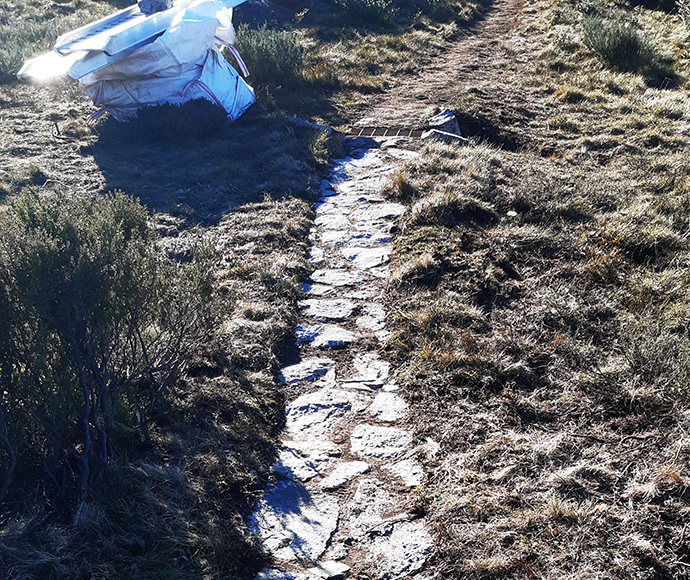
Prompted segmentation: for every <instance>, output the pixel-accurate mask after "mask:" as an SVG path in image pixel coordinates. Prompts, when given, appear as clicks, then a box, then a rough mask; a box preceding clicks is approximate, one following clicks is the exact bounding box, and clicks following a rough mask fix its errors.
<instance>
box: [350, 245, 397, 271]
mask: <svg viewBox="0 0 690 580" xmlns="http://www.w3.org/2000/svg"><path fill="white" fill-rule="evenodd" d="M340 252H341V253H342V255H343V256H345V258H346V259H347V260H349V261H350V262H352V264H353V265H354V266H355V268H359V269H360V270H369V269H371V268H375V267H376V266H381V265H383V264H385V263H387V262H388V260H389V259H390V253H391V251H390V248H387V247H384V248H343V249H342V250H340Z"/></svg>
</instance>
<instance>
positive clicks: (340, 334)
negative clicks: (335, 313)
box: [295, 324, 355, 348]
mask: <svg viewBox="0 0 690 580" xmlns="http://www.w3.org/2000/svg"><path fill="white" fill-rule="evenodd" d="M295 336H297V344H298V345H300V344H303V343H306V342H310V343H311V345H312V346H313V347H315V348H341V347H343V346H347V345H348V344H350V343H351V342H353V341H354V340H355V335H354V333H352V332H350V331H349V330H346V329H344V328H341V327H340V326H335V325H333V324H314V325H312V326H298V327H297V328H296V329H295Z"/></svg>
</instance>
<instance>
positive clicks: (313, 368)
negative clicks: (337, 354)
mask: <svg viewBox="0 0 690 580" xmlns="http://www.w3.org/2000/svg"><path fill="white" fill-rule="evenodd" d="M334 366H335V361H333V360H331V359H330V358H310V359H307V360H304V361H302V362H301V363H298V364H296V365H290V366H289V367H285V368H284V369H282V370H281V371H280V374H279V375H278V378H279V379H280V382H281V383H287V384H288V385H295V384H297V383H299V382H302V381H313V380H314V379H316V378H317V377H320V376H321V375H325V374H326V373H327V372H328V370H329V369H332V368H333V367H334Z"/></svg>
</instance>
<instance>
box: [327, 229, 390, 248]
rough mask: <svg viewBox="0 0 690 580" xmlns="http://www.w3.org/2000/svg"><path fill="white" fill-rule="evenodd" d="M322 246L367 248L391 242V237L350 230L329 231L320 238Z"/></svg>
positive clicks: (384, 234) (386, 234)
mask: <svg viewBox="0 0 690 580" xmlns="http://www.w3.org/2000/svg"><path fill="white" fill-rule="evenodd" d="M321 241H322V242H323V243H324V244H333V245H334V246H355V247H359V248H367V247H371V246H378V245H380V244H387V243H388V242H390V241H391V236H390V234H389V233H386V232H361V231H356V230H354V231H351V230H329V231H327V232H324V233H323V235H322V236H321Z"/></svg>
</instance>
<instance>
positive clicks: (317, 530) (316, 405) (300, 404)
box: [248, 140, 434, 580]
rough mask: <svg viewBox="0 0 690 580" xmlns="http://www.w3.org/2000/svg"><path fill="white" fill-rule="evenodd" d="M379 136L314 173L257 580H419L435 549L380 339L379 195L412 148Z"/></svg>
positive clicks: (414, 448) (386, 228)
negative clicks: (311, 223)
mask: <svg viewBox="0 0 690 580" xmlns="http://www.w3.org/2000/svg"><path fill="white" fill-rule="evenodd" d="M399 145H400V142H399V141H398V142H396V141H395V140H388V141H384V142H382V143H380V147H379V148H373V149H359V150H354V151H353V152H352V153H351V156H350V157H347V158H345V159H343V160H340V161H338V162H337V163H336V165H335V167H334V168H333V170H332V171H331V173H330V176H329V179H328V180H326V181H324V182H323V183H322V184H321V198H320V200H319V202H318V203H317V210H316V212H317V213H316V221H315V224H316V225H315V227H314V229H313V230H312V232H311V236H310V237H311V241H312V251H311V261H312V262H313V264H314V265H315V267H316V270H315V271H314V273H313V274H312V275H311V276H310V279H309V280H307V281H305V283H304V285H303V287H302V289H303V291H304V299H303V300H302V301H301V302H300V303H299V307H300V309H301V323H300V325H299V326H298V328H297V329H296V336H297V342H298V345H299V347H300V355H301V362H300V363H299V364H296V365H291V366H288V367H286V368H283V369H282V372H281V377H280V378H281V380H282V381H283V382H284V383H285V384H286V385H287V386H289V387H290V388H293V389H295V395H296V398H295V399H294V400H293V401H292V403H290V405H289V406H288V408H287V409H286V429H285V433H284V441H283V449H282V452H281V453H280V458H279V461H278V462H277V463H276V464H275V466H274V468H273V469H274V471H275V473H276V477H277V481H276V483H275V484H272V485H269V486H268V488H267V489H266V491H265V494H264V497H263V499H262V500H261V501H260V502H259V505H258V507H257V509H256V511H255V512H254V513H252V514H251V516H250V518H249V522H248V523H249V527H250V529H251V530H252V532H254V533H255V534H256V535H257V536H258V537H259V538H260V540H261V542H262V545H263V547H264V549H265V550H266V551H267V552H268V553H269V554H271V555H272V556H273V557H274V561H275V565H274V566H275V567H274V568H271V569H265V570H263V571H262V572H261V573H260V574H259V575H258V576H257V577H256V580H291V579H294V580H316V579H324V578H325V579H331V580H337V579H339V578H346V577H348V576H350V577H354V576H358V577H365V578H376V579H390V580H395V579H399V578H418V579H420V580H421V578H422V576H421V575H420V571H421V570H422V568H423V565H424V562H425V560H426V558H427V556H428V554H429V552H430V551H431V549H432V539H431V535H430V534H429V532H428V530H427V529H426V527H425V523H424V521H423V520H420V519H414V517H413V516H412V514H411V513H410V506H411V504H412V502H411V499H412V497H413V495H414V487H415V486H418V485H421V484H423V482H424V478H425V474H424V471H423V469H422V467H421V465H420V463H419V461H418V458H419V457H420V454H423V453H433V447H434V446H433V443H432V442H424V443H423V444H421V445H420V444H416V442H415V441H414V440H413V437H412V434H411V433H410V432H409V431H406V430H405V429H403V428H401V422H402V421H404V419H405V417H406V416H407V414H408V407H407V404H406V403H405V401H404V400H403V399H402V398H401V397H400V396H399V395H398V394H397V393H396V390H397V387H396V385H395V381H394V380H393V379H392V377H391V366H390V364H389V363H388V362H387V361H386V360H385V356H384V355H383V349H382V348H381V347H382V344H383V343H384V342H385V341H386V340H387V339H388V338H389V337H390V333H389V331H388V330H386V315H387V312H386V309H385V306H384V304H383V302H382V299H383V293H384V287H385V285H386V283H387V280H388V277H389V265H388V261H389V255H390V252H391V245H390V238H391V229H392V227H393V225H394V223H395V220H396V218H397V217H398V216H400V215H401V214H402V213H403V211H404V208H403V206H402V205H399V204H396V203H389V202H388V201H387V200H386V199H385V198H384V197H383V196H382V195H381V194H380V192H381V189H382V187H383V185H384V184H385V182H386V180H387V178H388V177H389V175H390V174H391V172H393V171H394V170H395V168H396V167H397V166H398V165H399V164H400V162H401V161H404V160H406V159H410V158H411V157H413V156H414V155H416V154H415V153H412V152H410V151H406V150H404V149H402V148H400V147H399Z"/></svg>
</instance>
